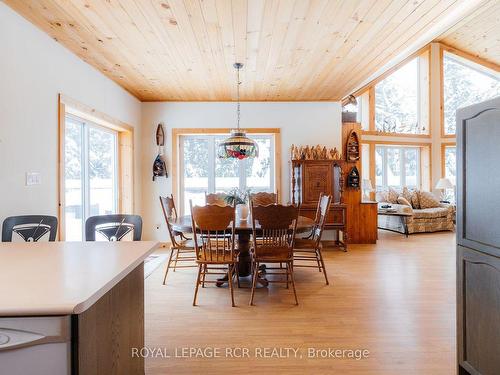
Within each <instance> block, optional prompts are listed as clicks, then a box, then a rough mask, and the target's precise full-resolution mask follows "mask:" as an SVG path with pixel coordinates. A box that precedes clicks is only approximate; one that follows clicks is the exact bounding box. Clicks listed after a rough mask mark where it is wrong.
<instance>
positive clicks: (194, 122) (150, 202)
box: [141, 102, 342, 241]
mask: <svg viewBox="0 0 500 375" xmlns="http://www.w3.org/2000/svg"><path fill="white" fill-rule="evenodd" d="M235 119H236V104H235V103H229V102H163V103H143V105H142V126H141V129H142V142H143V143H142V149H143V158H142V166H141V168H142V180H143V184H142V194H143V201H142V208H143V210H142V213H143V219H144V228H143V237H144V238H145V239H159V240H162V241H166V240H167V237H168V236H167V232H166V228H165V224H164V220H163V217H162V214H161V208H160V203H159V200H158V196H159V195H160V194H170V193H171V192H172V178H171V177H169V178H168V179H166V180H165V179H164V178H161V179H157V181H156V182H153V181H152V180H151V178H152V164H153V160H154V158H155V157H156V154H157V152H158V148H157V146H156V143H155V132H156V126H157V125H158V123H159V122H163V123H164V126H165V130H166V133H167V141H166V157H167V164H168V170H169V171H171V170H172V164H171V160H172V157H171V156H172V155H171V150H172V138H171V130H172V128H232V127H234V126H235ZM241 127H243V128H262V127H264V128H280V129H281V143H282V150H281V151H282V160H281V173H282V182H281V186H280V192H281V193H282V197H283V201H284V202H287V201H288V199H289V183H290V182H289V181H290V178H289V165H288V160H289V149H290V146H291V144H292V143H293V144H299V145H307V144H309V145H316V144H321V145H326V146H328V147H337V148H338V149H341V148H340V146H341V138H342V129H341V107H340V104H339V103H333V102H245V103H242V104H241ZM158 224H159V225H160V228H159V229H156V226H157V225H158Z"/></svg>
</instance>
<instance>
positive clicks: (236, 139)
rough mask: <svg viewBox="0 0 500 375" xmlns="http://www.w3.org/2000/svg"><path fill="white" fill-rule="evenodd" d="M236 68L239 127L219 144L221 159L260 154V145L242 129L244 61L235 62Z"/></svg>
mask: <svg viewBox="0 0 500 375" xmlns="http://www.w3.org/2000/svg"><path fill="white" fill-rule="evenodd" d="M233 66H234V68H235V69H236V71H237V74H238V81H237V98H238V104H237V107H236V116H237V120H236V123H237V127H236V129H233V130H231V136H230V137H229V138H227V139H225V140H224V141H223V142H221V143H220V144H219V148H218V152H217V153H218V156H219V158H221V159H239V160H242V159H246V158H254V157H258V156H259V146H257V143H256V142H255V141H254V140H253V139H250V138H248V137H247V135H246V133H245V131H244V130H241V129H240V85H241V81H240V69H241V68H242V67H243V64H242V63H235V64H234V65H233Z"/></svg>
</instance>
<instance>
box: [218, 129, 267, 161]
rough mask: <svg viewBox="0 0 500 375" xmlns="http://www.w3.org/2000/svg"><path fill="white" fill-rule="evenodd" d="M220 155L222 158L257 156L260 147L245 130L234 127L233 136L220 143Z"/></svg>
mask: <svg viewBox="0 0 500 375" xmlns="http://www.w3.org/2000/svg"><path fill="white" fill-rule="evenodd" d="M218 155H219V158H222V159H240V160H241V159H246V158H255V157H258V156H259V147H258V146H257V144H256V143H255V141H254V140H253V139H250V138H247V136H246V134H245V132H243V131H241V130H238V129H234V130H231V136H230V137H229V138H227V139H225V140H224V141H223V142H222V143H220V144H219V150H218Z"/></svg>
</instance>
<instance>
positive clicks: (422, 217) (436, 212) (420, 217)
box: [377, 190, 455, 234]
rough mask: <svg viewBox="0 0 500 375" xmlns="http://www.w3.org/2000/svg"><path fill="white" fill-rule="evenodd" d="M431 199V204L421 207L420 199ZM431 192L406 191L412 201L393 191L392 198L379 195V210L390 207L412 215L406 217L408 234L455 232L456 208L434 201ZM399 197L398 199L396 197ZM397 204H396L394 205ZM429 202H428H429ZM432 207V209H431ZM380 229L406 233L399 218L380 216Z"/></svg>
mask: <svg viewBox="0 0 500 375" xmlns="http://www.w3.org/2000/svg"><path fill="white" fill-rule="evenodd" d="M424 194H425V197H427V198H430V200H431V202H430V203H427V204H426V205H424V206H423V207H424V208H422V207H420V206H419V205H418V204H416V202H418V200H419V197H421V198H422V199H423V197H424ZM430 194H431V193H429V192H425V193H424V192H421V191H418V190H416V191H409V190H406V191H405V194H404V195H405V196H406V197H407V198H408V197H409V196H411V197H412V199H401V198H403V192H398V191H395V190H394V191H393V192H392V198H391V197H390V195H391V194H389V192H379V193H377V201H378V206H379V209H380V208H381V206H384V205H390V206H391V207H392V209H395V210H396V211H397V212H403V213H408V214H411V216H407V217H406V225H407V229H408V234H412V233H429V232H439V231H454V230H455V206H453V205H450V204H447V203H441V202H439V200H438V199H435V201H432V196H431V195H430ZM396 195H397V198H395V196H396ZM394 202H396V203H394ZM427 202H428V201H427ZM429 206H432V207H429ZM378 227H379V228H381V229H388V230H392V231H396V232H401V233H405V231H404V226H403V222H402V220H401V217H399V216H389V215H378Z"/></svg>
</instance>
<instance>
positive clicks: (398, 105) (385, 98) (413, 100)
mask: <svg viewBox="0 0 500 375" xmlns="http://www.w3.org/2000/svg"><path fill="white" fill-rule="evenodd" d="M420 60H421V58H420V57H416V58H415V59H413V60H411V61H410V62H408V63H406V64H405V65H403V66H402V67H401V68H399V69H398V70H396V71H395V72H394V73H392V74H391V75H389V76H388V77H386V78H385V79H383V80H382V81H380V82H379V83H377V84H376V85H375V128H376V130H377V131H381V132H388V133H402V134H424V133H426V132H427V130H426V126H425V124H424V121H421V117H422V116H421V115H420V113H421V112H422V109H421V107H422V105H421V100H420V98H421V97H422V93H421V85H420V81H421V80H422V77H421V72H420V70H421V69H420V66H421V61H420ZM424 86H425V85H424ZM423 89H424V88H422V90H423Z"/></svg>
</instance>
